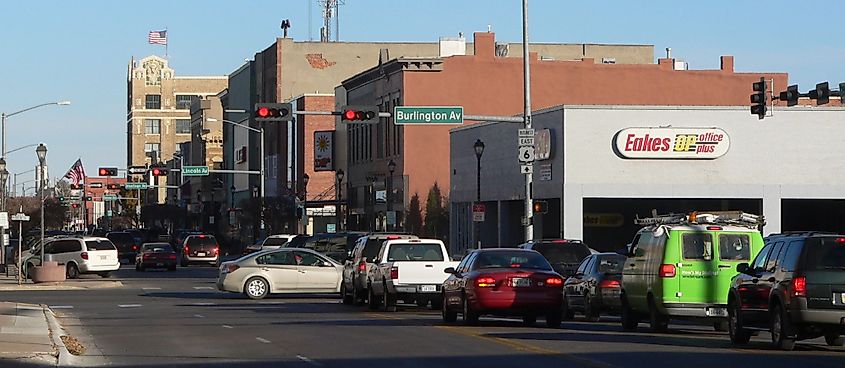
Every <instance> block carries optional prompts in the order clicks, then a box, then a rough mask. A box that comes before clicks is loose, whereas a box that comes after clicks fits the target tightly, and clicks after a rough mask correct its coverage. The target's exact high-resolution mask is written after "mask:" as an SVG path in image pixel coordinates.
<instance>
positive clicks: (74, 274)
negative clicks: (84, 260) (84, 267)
mask: <svg viewBox="0 0 845 368" xmlns="http://www.w3.org/2000/svg"><path fill="white" fill-rule="evenodd" d="M66 276H67V278H69V279H78V278H79V267H77V266H76V264H75V263H71V264H69V265H67V271H66Z"/></svg>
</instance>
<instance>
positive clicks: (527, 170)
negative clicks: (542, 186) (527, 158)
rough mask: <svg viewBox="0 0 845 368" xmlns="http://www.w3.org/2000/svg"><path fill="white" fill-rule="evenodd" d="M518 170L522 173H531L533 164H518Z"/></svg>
mask: <svg viewBox="0 0 845 368" xmlns="http://www.w3.org/2000/svg"><path fill="white" fill-rule="evenodd" d="M519 172H520V173H522V174H533V173H534V165H519Z"/></svg>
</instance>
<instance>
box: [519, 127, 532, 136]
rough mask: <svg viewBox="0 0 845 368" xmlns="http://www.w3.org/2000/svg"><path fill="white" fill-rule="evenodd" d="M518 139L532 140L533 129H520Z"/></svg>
mask: <svg viewBox="0 0 845 368" xmlns="http://www.w3.org/2000/svg"><path fill="white" fill-rule="evenodd" d="M519 137H520V138H529V137H530V138H534V129H520V130H519Z"/></svg>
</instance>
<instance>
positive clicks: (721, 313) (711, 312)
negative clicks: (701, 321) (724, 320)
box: [705, 308, 728, 317]
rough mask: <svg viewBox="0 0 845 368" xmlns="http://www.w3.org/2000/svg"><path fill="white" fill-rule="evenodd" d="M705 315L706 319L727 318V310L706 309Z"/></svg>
mask: <svg viewBox="0 0 845 368" xmlns="http://www.w3.org/2000/svg"><path fill="white" fill-rule="evenodd" d="M705 314H706V315H707V316H708V317H727V316H728V309H727V308H707V310H706V311H705Z"/></svg>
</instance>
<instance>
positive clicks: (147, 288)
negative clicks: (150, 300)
mask: <svg viewBox="0 0 845 368" xmlns="http://www.w3.org/2000/svg"><path fill="white" fill-rule="evenodd" d="M141 290H161V288H160V287H145V288H141Z"/></svg>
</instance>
